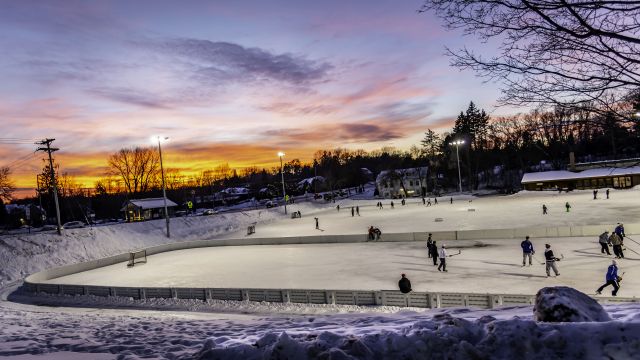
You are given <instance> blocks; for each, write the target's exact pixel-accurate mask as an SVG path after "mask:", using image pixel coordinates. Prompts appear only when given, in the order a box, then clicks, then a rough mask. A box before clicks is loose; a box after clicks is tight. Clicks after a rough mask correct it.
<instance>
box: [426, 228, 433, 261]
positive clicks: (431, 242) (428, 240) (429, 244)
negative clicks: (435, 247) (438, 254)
mask: <svg viewBox="0 0 640 360" xmlns="http://www.w3.org/2000/svg"><path fill="white" fill-rule="evenodd" d="M432 244H433V239H431V233H429V238H428V239H427V257H429V258H431V255H433V254H431V245H432Z"/></svg>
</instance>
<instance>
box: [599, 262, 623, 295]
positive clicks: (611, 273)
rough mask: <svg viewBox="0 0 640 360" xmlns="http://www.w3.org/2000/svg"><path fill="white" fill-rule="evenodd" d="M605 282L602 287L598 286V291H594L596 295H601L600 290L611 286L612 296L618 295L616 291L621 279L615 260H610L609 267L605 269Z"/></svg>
mask: <svg viewBox="0 0 640 360" xmlns="http://www.w3.org/2000/svg"><path fill="white" fill-rule="evenodd" d="M605 280H606V282H605V283H604V285H602V286H600V287H599V288H598V290H596V294H598V295H600V294H602V289H604V288H605V287H607V286H609V285H611V286H613V291H612V292H611V295H612V296H616V295H617V294H618V290H619V289H620V280H622V278H621V277H620V276H618V264H617V263H616V261H615V260H611V265H609V268H608V269H607V276H606V277H605Z"/></svg>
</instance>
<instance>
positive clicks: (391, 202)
mask: <svg viewBox="0 0 640 360" xmlns="http://www.w3.org/2000/svg"><path fill="white" fill-rule="evenodd" d="M391 208H392V209H393V201H391Z"/></svg>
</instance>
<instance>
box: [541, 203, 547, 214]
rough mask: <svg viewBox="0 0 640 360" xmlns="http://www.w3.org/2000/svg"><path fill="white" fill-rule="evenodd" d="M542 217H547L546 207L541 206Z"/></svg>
mask: <svg viewBox="0 0 640 360" xmlns="http://www.w3.org/2000/svg"><path fill="white" fill-rule="evenodd" d="M542 215H547V205H545V204H542Z"/></svg>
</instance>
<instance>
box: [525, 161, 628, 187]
mask: <svg viewBox="0 0 640 360" xmlns="http://www.w3.org/2000/svg"><path fill="white" fill-rule="evenodd" d="M520 183H521V184H522V187H523V188H524V189H525V190H557V189H566V190H573V189H598V188H617V189H625V188H630V187H633V186H635V185H638V184H640V166H630V167H600V168H588V169H586V170H583V171H567V170H557V171H541V172H534V173H525V174H524V175H523V176H522V180H521V181H520Z"/></svg>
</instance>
